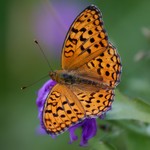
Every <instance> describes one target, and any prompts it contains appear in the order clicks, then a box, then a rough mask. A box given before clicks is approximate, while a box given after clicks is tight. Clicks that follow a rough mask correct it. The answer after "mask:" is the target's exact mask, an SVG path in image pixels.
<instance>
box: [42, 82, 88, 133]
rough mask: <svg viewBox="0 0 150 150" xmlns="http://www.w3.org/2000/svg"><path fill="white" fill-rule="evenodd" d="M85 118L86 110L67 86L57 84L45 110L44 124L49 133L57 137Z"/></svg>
mask: <svg viewBox="0 0 150 150" xmlns="http://www.w3.org/2000/svg"><path fill="white" fill-rule="evenodd" d="M84 118H85V110H84V108H83V106H82V104H81V103H80V101H79V100H78V99H77V97H76V96H75V94H74V93H73V92H72V91H71V90H70V89H69V88H67V86H64V85H61V84H56V85H55V86H54V87H53V88H52V90H51V92H50V93H49V95H48V97H47V99H46V101H45V106H44V110H43V124H44V127H45V129H46V131H47V132H48V133H50V134H51V135H57V134H60V133H62V132H64V131H65V130H67V129H68V128H69V127H70V126H72V125H74V124H77V123H79V122H80V121H81V120H83V119H84Z"/></svg>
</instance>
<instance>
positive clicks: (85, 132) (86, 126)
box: [36, 80, 103, 146]
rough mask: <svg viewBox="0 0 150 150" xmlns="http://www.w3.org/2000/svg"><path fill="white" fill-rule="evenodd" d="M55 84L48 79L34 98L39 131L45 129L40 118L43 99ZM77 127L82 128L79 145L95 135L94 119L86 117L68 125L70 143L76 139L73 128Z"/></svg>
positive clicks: (85, 143)
mask: <svg viewBox="0 0 150 150" xmlns="http://www.w3.org/2000/svg"><path fill="white" fill-rule="evenodd" d="M55 84H56V82H55V81H53V80H48V81H47V82H46V83H45V84H44V85H43V86H42V88H41V89H40V90H39V91H38V97H37V100H36V104H37V107H38V118H39V120H40V125H41V129H40V131H41V132H42V133H43V130H45V127H44V124H43V120H42V113H43V108H44V103H45V100H46V97H47V95H48V93H49V92H50V91H51V89H52V87H53V86H54V85H55ZM102 116H103V115H102ZM100 118H101V117H100ZM102 118H103V117H102ZM79 127H81V128H82V135H81V141H80V145H81V146H86V145H87V143H88V140H89V139H91V138H92V137H94V136H95V135H96V132H97V124H96V119H95V118H87V119H85V120H83V121H82V122H80V123H78V124H76V125H74V126H72V127H70V128H69V129H68V131H69V133H70V143H72V142H74V141H76V140H77V139H78V137H77V136H76V135H75V130H76V129H77V128H79ZM52 137H53V138H54V137H55V136H52Z"/></svg>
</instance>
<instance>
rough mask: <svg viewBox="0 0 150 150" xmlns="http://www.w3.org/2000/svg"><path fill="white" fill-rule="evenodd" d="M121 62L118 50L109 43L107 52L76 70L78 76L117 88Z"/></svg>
mask: <svg viewBox="0 0 150 150" xmlns="http://www.w3.org/2000/svg"><path fill="white" fill-rule="evenodd" d="M121 70H122V65H121V60H120V56H119V54H118V53H117V50H116V48H115V47H114V46H113V45H112V44H111V43H109V47H108V49H107V50H106V51H104V52H103V53H101V54H100V55H98V56H97V57H95V58H94V59H92V60H90V61H89V62H87V63H85V64H84V65H83V66H81V67H80V68H78V69H77V70H76V72H77V74H78V75H81V76H85V77H87V78H88V79H92V80H96V81H97V82H103V83H105V84H106V85H108V86H110V87H115V86H117V84H118V83H119V82H120V76H121Z"/></svg>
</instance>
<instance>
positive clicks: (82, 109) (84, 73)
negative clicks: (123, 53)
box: [42, 5, 122, 135]
mask: <svg viewBox="0 0 150 150" xmlns="http://www.w3.org/2000/svg"><path fill="white" fill-rule="evenodd" d="M61 68H62V70H56V71H50V73H49V75H50V77H51V79H52V80H54V81H56V82H57V84H56V85H55V86H54V87H53V88H52V90H51V91H50V92H49V94H48V96H47V98H46V101H45V104H44V109H43V114H42V115H43V117H42V121H43V124H44V128H45V129H46V131H47V132H48V133H49V134H51V135H58V134H60V133H63V132H64V131H65V130H67V129H68V128H70V127H72V126H73V125H75V124H78V123H79V122H81V121H83V120H84V119H86V118H96V117H99V116H101V115H102V114H103V113H105V112H106V111H107V110H108V109H109V108H110V107H111V105H112V102H113V100H114V89H115V87H116V86H117V85H118V84H119V82H120V76H121V69H122V65H121V60H120V56H119V54H118V53H117V50H116V48H115V47H114V46H113V45H112V44H111V43H110V42H109V41H108V36H107V33H106V31H105V29H104V26H103V20H102V14H101V12H100V10H99V9H98V8H97V7H96V6H94V5H90V6H88V7H87V8H86V9H85V10H83V11H82V12H81V13H80V14H79V15H78V16H77V17H76V19H75V20H74V22H73V23H72V25H71V27H70V29H69V31H68V33H67V36H66V38H65V41H64V44H63V48H62V54H61Z"/></svg>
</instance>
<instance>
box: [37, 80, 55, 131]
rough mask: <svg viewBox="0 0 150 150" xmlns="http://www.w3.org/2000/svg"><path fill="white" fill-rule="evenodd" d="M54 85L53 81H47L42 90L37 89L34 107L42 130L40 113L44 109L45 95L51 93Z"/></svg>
mask: <svg viewBox="0 0 150 150" xmlns="http://www.w3.org/2000/svg"><path fill="white" fill-rule="evenodd" d="M55 84H56V82H55V81H53V80H48V81H47V82H46V83H45V84H44V85H43V86H42V88H40V89H39V91H38V97H37V99H36V105H37V107H38V118H39V120H40V124H41V127H42V128H43V129H45V128H44V124H43V120H42V112H43V108H44V103H45V100H46V98H47V95H48V94H49V92H50V91H51V89H52V87H53V86H54V85H55Z"/></svg>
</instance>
